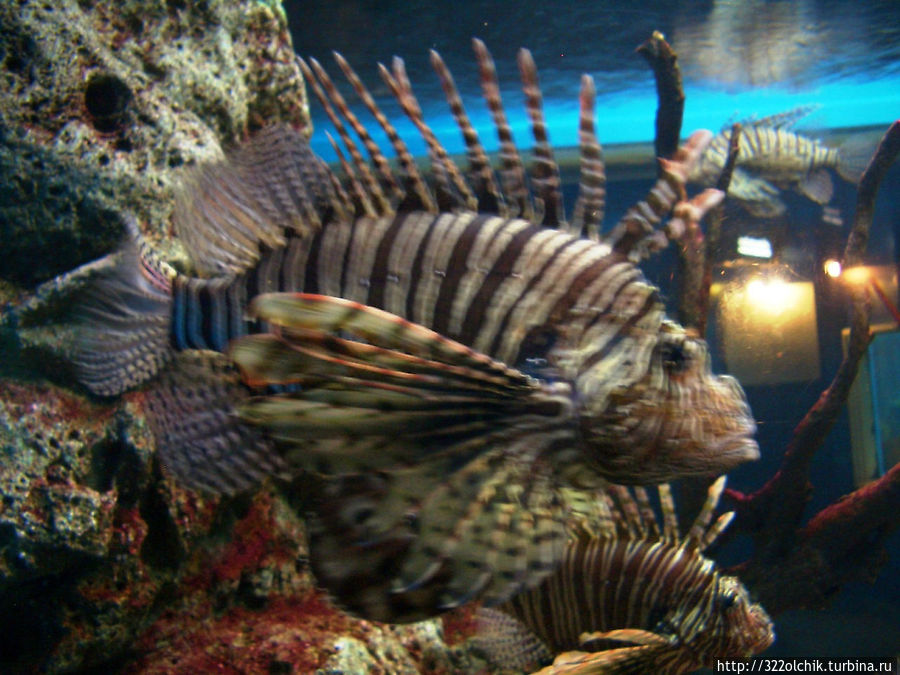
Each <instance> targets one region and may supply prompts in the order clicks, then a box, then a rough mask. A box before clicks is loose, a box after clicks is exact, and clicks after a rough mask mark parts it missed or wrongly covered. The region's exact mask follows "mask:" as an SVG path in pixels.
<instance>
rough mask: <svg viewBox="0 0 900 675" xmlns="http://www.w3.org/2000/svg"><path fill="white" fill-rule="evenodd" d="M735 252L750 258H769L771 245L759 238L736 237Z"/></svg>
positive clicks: (766, 240)
mask: <svg viewBox="0 0 900 675" xmlns="http://www.w3.org/2000/svg"><path fill="white" fill-rule="evenodd" d="M737 252H738V254H739V255H746V256H750V257H752V258H771V257H772V244H771V242H770V241H769V240H768V239H764V238H760V237H738V240H737Z"/></svg>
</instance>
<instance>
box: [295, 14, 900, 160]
mask: <svg viewBox="0 0 900 675" xmlns="http://www.w3.org/2000/svg"><path fill="white" fill-rule="evenodd" d="M621 4H622V3H575V2H563V3H552V5H551V4H549V3H541V2H535V1H533V0H527V1H525V2H517V3H515V4H513V5H509V6H507V5H505V4H501V3H492V2H471V1H470V2H455V3H428V2H406V3H400V2H386V3H365V2H349V3H347V2H341V3H326V2H318V3H305V2H303V3H301V2H288V3H286V7H287V11H288V13H289V20H290V24H291V28H292V31H293V38H294V44H295V47H296V49H297V51H298V52H299V53H300V54H301V55H304V56H312V57H314V58H317V59H318V60H319V61H320V62H321V63H322V64H323V65H324V66H325V67H326V69H328V70H329V72H330V73H331V74H332V76H333V77H334V78H335V80H336V81H337V82H338V84H339V86H341V88H342V90H343V91H344V92H345V93H346V94H347V98H348V100H350V101H355V97H354V96H353V94H352V92H351V91H350V90H349V88H348V87H346V86H345V85H344V83H343V78H342V76H341V75H340V72H339V70H338V69H337V68H336V66H335V65H334V63H333V61H332V59H331V51H332V50H336V51H339V52H341V53H342V54H343V55H344V56H345V57H346V58H347V59H348V60H349V61H350V63H351V64H352V65H353V66H354V68H355V69H356V70H357V72H358V73H359V75H360V76H361V78H362V79H363V81H364V82H365V83H366V85H367V86H368V87H369V89H370V90H371V91H372V92H373V94H374V95H375V97H376V100H378V102H379V104H380V105H382V106H383V108H384V109H385V112H386V113H387V114H388V116H389V118H390V119H391V120H392V121H393V122H394V123H395V125H396V126H397V127H398V129H399V130H400V131H401V133H402V135H403V137H404V139H405V140H406V141H407V143H408V145H409V146H410V149H411V150H412V151H413V153H414V154H423V153H424V152H425V146H424V143H422V142H421V140H420V138H419V136H418V133H417V132H416V131H415V129H414V127H413V126H412V125H411V124H410V123H408V122H407V121H406V119H405V117H404V116H403V114H402V112H401V111H400V110H399V108H398V107H397V106H396V105H395V104H394V103H393V101H392V100H391V98H390V95H389V93H388V92H387V90H386V88H385V86H384V85H383V84H382V82H381V80H380V78H379V77H378V75H377V72H376V68H375V64H376V63H377V62H382V63H385V64H389V63H390V59H391V58H392V57H393V56H394V55H399V56H401V57H402V58H403V59H404V61H405V63H406V66H407V70H408V71H409V74H410V79H411V82H412V84H413V88H414V91H415V92H416V95H417V96H418V98H419V100H420V103H421V104H422V107H423V109H424V111H425V116H426V120H427V122H428V124H429V125H430V126H431V127H432V128H433V129H434V130H435V131H436V132H437V133H438V136H439V138H441V140H442V142H444V144H445V146H446V147H447V149H448V150H449V151H450V152H461V151H463V149H464V148H463V145H462V139H461V137H460V134H459V133H458V131H457V129H456V126H455V123H454V122H453V120H452V118H450V117H449V114H448V110H447V106H446V103H445V102H444V100H443V95H442V93H441V90H440V86H439V84H438V81H437V78H436V76H435V74H434V73H433V71H432V70H431V67H430V65H429V63H428V54H427V52H428V49H430V48H435V49H437V50H438V51H439V52H440V53H441V55H442V57H443V58H444V60H445V61H446V62H447V64H448V65H449V66H450V69H451V70H452V72H453V74H454V77H455V79H456V82H457V86H458V87H459V88H460V90H461V92H462V95H463V100H464V102H465V103H466V106H467V110H468V112H469V115H470V117H471V118H472V119H473V122H474V124H475V126H476V128H477V129H478V130H479V132H480V134H481V137H482V143H483V144H484V145H485V147H487V148H488V149H489V150H490V149H494V148H496V145H497V143H496V139H495V135H494V133H493V127H492V124H491V121H490V118H489V115H488V114H487V111H486V110H485V109H484V105H483V103H482V101H481V97H480V92H479V84H478V78H477V71H476V67H475V63H474V57H473V55H472V52H471V49H470V46H469V44H470V39H471V37H473V36H475V37H479V38H481V39H483V40H484V41H485V43H486V44H487V46H488V48H489V49H490V50H491V51H492V53H493V55H494V60H495V62H496V65H497V69H498V74H499V78H500V84H501V90H502V92H503V97H504V101H505V102H506V111H507V114H508V115H509V117H510V121H511V124H512V127H513V132H514V134H515V137H516V139H517V143H518V144H519V145H521V146H523V147H528V145H529V142H530V130H529V127H528V122H527V119H526V117H525V112H524V109H523V107H522V105H521V101H522V97H521V93H520V91H519V80H518V72H517V66H516V62H515V53H516V51H517V50H518V48H519V47H527V48H529V49H531V50H532V52H533V54H534V57H535V60H536V62H537V65H538V69H539V72H540V74H541V84H542V89H543V93H544V98H545V101H544V103H545V112H546V117H547V121H548V127H549V133H550V136H551V141H552V142H553V144H554V145H555V146H559V147H563V146H570V145H575V144H576V142H577V140H576V138H577V115H578V109H577V97H578V90H579V86H580V85H579V82H580V79H579V78H580V76H581V74H582V73H589V74H591V75H592V76H593V77H594V78H595V81H596V84H597V92H598V102H597V110H596V115H597V122H596V126H597V133H598V135H599V138H600V141H601V143H603V144H604V145H613V144H618V143H636V142H638V143H639V142H649V141H652V138H653V133H654V126H653V125H654V116H655V110H656V92H655V87H654V83H653V78H652V74H651V72H650V69H649V67H648V66H647V64H646V63H645V62H644V60H643V58H642V57H641V56H640V55H638V54H636V53H635V52H634V49H635V47H637V46H638V45H639V44H640V43H641V42H643V41H644V40H645V39H646V38H647V37H648V36H649V35H650V33H651V32H652V31H653V30H661V31H662V32H663V33H664V34H665V35H666V37H667V39H668V40H669V42H670V43H671V44H672V45H673V46H674V47H675V49H676V50H677V51H678V54H679V64H680V66H681V69H682V72H683V76H684V89H685V94H686V105H685V117H684V125H683V130H684V131H685V133H689V132H690V131H692V130H694V129H698V128H708V129H713V130H718V129H719V128H721V127H722V126H723V125H724V124H726V123H728V122H730V121H734V120H736V119H744V118H749V117H753V116H756V117H762V116H765V115H770V114H773V113H777V112H782V111H784V110H788V109H791V108H794V107H796V106H801V105H808V104H818V106H819V108H818V109H817V110H816V112H815V114H814V115H813V116H812V117H811V118H810V119H809V120H807V121H806V124H807V125H808V126H811V127H812V128H814V129H816V130H822V129H833V128H842V127H864V126H881V125H884V126H886V125H887V124H889V123H890V122H892V121H893V120H895V119H897V117H898V116H900V114H898V113H900V3H898V2H895V1H888V2H866V3H858V2H762V1H759V0H754V1H750V2H747V1H746V0H745V1H744V2H712V3H705V2H661V3H653V8H645V9H644V8H642V9H634V8H622V7H620V6H618V5H621ZM507 7H514V8H515V11H514V12H510V11H509V9H508V8H507ZM551 7H552V8H551ZM310 107H311V109H312V114H313V120H314V123H315V125H316V127H317V128H320V129H321V128H330V125H329V124H328V122H327V118H326V117H325V115H324V113H323V111H322V110H321V107H320V106H319V105H318V102H317V101H314V100H313V101H312V102H311V106H310ZM354 109H355V110H356V111H357V112H359V113H360V114H361V117H362V118H363V119H364V120H368V119H369V117H368V114H367V113H365V111H364V109H363V108H362V107H361V106H359V105H354ZM373 136H374V137H375V138H376V140H377V141H378V142H379V143H380V144H381V145H383V146H386V145H387V144H386V139H385V137H384V136H383V134H380V133H378V132H377V131H376V132H375V133H373ZM313 145H314V148H315V149H316V151H317V152H319V153H320V154H321V155H322V156H323V157H325V158H326V159H328V160H333V159H334V158H335V157H334V153H333V151H332V149H331V146H330V144H329V143H328V141H327V139H326V138H325V136H324V134H321V133H318V134H315V136H314V138H313Z"/></svg>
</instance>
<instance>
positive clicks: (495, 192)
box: [429, 49, 508, 218]
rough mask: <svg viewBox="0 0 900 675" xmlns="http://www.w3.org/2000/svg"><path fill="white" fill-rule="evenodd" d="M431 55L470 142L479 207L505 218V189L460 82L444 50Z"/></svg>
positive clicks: (472, 177) (471, 171)
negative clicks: (471, 115)
mask: <svg viewBox="0 0 900 675" xmlns="http://www.w3.org/2000/svg"><path fill="white" fill-rule="evenodd" d="M429 55H430V58H431V65H432V67H433V68H434V70H435V72H436V73H437V75H438V79H439V80H440V82H441V86H442V87H443V89H444V96H445V98H446V99H447V103H448V105H449V106H450V112H451V113H452V114H453V119H454V120H456V125H457V126H458V127H459V130H460V132H461V133H462V136H463V141H464V142H465V144H466V156H467V157H468V160H469V172H468V173H469V181H470V183H471V184H472V186H473V190H474V192H475V197H476V198H477V200H478V210H479V211H481V212H483V213H496V214H497V215H498V216H500V217H501V218H505V217H507V216H508V213H507V209H506V202H505V201H504V197H503V193H502V192H501V190H500V188H499V186H498V185H497V180H496V178H495V177H494V169H493V167H491V162H490V159H489V158H488V156H487V153H486V152H485V150H484V146H482V144H481V140H480V139H479V137H478V132H477V131H476V130H475V127H474V126H472V122H471V120H470V119H469V116H468V115H467V114H466V109H465V106H464V105H463V102H462V98H461V97H460V95H459V91H458V90H457V88H456V83H455V82H454V81H453V75H452V74H451V73H450V70H449V68H447V64H445V63H444V60H443V59H442V58H441V55H440V54H438V53H437V52H436V51H435V50H434V49H432V50H430V52H429Z"/></svg>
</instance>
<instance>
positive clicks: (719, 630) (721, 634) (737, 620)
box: [702, 576, 775, 659]
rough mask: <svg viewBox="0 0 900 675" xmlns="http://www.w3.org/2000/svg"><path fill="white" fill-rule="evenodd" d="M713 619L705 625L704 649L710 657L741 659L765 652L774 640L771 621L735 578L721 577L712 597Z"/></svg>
mask: <svg viewBox="0 0 900 675" xmlns="http://www.w3.org/2000/svg"><path fill="white" fill-rule="evenodd" d="M713 609H714V616H715V617H716V619H715V620H714V621H713V622H712V623H711V624H710V625H709V626H707V628H706V630H705V631H702V632H703V633H705V634H706V635H705V639H706V640H708V641H709V642H708V644H706V645H704V646H703V651H704V652H705V653H707V654H708V655H710V656H711V657H715V658H719V659H726V658H742V657H747V656H754V655H755V654H759V653H760V652H763V651H765V650H766V649H767V648H768V647H769V646H770V645H771V644H772V642H774V641H775V632H774V630H773V628H772V620H771V619H770V618H769V615H768V614H767V613H766V610H764V609H763V608H762V606H761V605H759V604H758V603H755V602H752V601H751V600H750V595H749V593H748V592H747V589H746V588H745V587H744V585H743V584H742V583H741V582H740V581H739V580H738V579H737V578H736V577H729V576H721V577H719V579H718V583H717V584H716V590H715V597H714V599H713Z"/></svg>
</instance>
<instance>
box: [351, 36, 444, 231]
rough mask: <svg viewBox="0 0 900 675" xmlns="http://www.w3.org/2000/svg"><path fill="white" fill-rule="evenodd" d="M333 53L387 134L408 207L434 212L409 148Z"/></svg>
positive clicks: (357, 78)
mask: <svg viewBox="0 0 900 675" xmlns="http://www.w3.org/2000/svg"><path fill="white" fill-rule="evenodd" d="M333 54H334V60H335V61H336V62H337V64H338V66H339V67H340V69H341V71H342V72H343V73H344V77H346V78H347V81H348V82H349V83H350V85H351V86H352V87H353V90H354V91H355V92H356V95H357V96H358V97H359V99H360V100H361V101H362V102H363V105H365V106H366V108H367V109H368V111H369V112H370V113H371V115H372V117H374V118H375V121H376V122H378V125H379V126H380V127H381V128H382V130H384V133H385V134H386V135H387V137H388V140H389V142H390V144H391V147H392V148H393V149H394V153H395V154H396V155H397V162H398V163H399V165H400V169H401V171H402V175H403V178H404V183H405V184H406V188H407V194H406V199H407V200H409V199H410V198H411V197H412V199H413V201H414V204H411V205H410V207H411V208H414V209H421V210H423V211H429V212H432V213H433V212H436V211H437V208H436V206H435V204H434V200H433V199H432V198H431V193H430V192H429V190H428V186H427V185H426V184H425V181H424V180H423V179H422V176H421V174H420V173H419V170H418V167H416V161H415V159H414V158H413V156H412V153H410V151H409V148H407V146H406V143H404V142H403V139H402V138H401V137H400V134H398V133H397V130H396V129H395V128H394V125H393V124H391V123H390V121H389V120H388V118H387V116H386V115H385V114H384V113H383V112H382V111H381V108H379V107H378V104H376V103H375V99H373V98H372V95H371V94H370V93H369V90H368V89H366V87H365V85H364V84H363V83H362V80H360V79H359V76H358V75H357V74H356V72H355V71H354V70H353V68H351V67H350V64H349V63H347V60H346V59H345V58H344V57H343V56H341V54H339V53H338V52H334V53H333ZM385 163H387V160H385ZM382 175H383V172H382Z"/></svg>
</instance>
